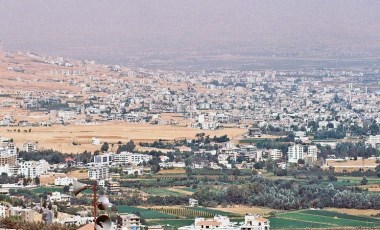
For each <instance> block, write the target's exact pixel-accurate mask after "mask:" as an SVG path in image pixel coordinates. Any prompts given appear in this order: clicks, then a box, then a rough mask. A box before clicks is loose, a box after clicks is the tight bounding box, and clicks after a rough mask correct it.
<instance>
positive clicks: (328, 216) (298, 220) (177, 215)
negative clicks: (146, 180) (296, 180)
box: [118, 206, 380, 229]
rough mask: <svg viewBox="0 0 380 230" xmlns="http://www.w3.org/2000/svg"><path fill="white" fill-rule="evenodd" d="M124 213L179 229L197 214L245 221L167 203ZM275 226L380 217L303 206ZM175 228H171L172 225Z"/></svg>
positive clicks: (350, 223)
mask: <svg viewBox="0 0 380 230" xmlns="http://www.w3.org/2000/svg"><path fill="white" fill-rule="evenodd" d="M118 209H119V212H120V213H139V214H140V215H141V216H142V217H143V218H145V219H146V220H147V223H148V224H149V225H157V224H160V225H165V226H171V227H172V228H173V229H177V228H178V227H181V226H187V225H191V224H193V223H194V218H195V217H206V218H212V217H213V216H215V215H224V216H229V217H230V219H231V221H232V222H243V221H244V220H243V219H242V217H241V216H239V215H238V214H234V213H228V212H223V211H217V210H213V209H208V208H203V207H194V208H191V207H173V208H170V207H165V208H162V209H161V208H155V210H152V209H148V208H136V207H130V206H119V207H118ZM269 220H270V226H271V229H292V228H293V229H294V228H297V229H309V228H342V227H378V226H380V219H378V218H372V217H364V216H354V215H348V214H342V213H337V212H331V211H325V210H302V211H292V212H285V213H280V214H277V215H276V216H275V217H270V218H269ZM169 229H171V228H169Z"/></svg>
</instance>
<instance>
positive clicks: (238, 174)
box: [232, 168, 240, 176]
mask: <svg viewBox="0 0 380 230" xmlns="http://www.w3.org/2000/svg"><path fill="white" fill-rule="evenodd" d="M232 175H234V176H240V170H239V169H238V168H234V169H233V170H232Z"/></svg>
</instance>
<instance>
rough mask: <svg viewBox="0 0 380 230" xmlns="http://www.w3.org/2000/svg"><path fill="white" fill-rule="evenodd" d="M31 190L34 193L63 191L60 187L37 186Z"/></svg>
mask: <svg viewBox="0 0 380 230" xmlns="http://www.w3.org/2000/svg"><path fill="white" fill-rule="evenodd" d="M33 192H35V193H38V194H40V193H44V192H47V193H49V192H61V193H63V188H62V187H39V188H36V189H33Z"/></svg>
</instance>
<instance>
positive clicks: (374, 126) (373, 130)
mask: <svg viewBox="0 0 380 230" xmlns="http://www.w3.org/2000/svg"><path fill="white" fill-rule="evenodd" d="M368 128H369V131H370V132H371V135H377V134H379V133H380V127H379V125H378V124H377V123H376V121H374V122H372V124H371V125H370V126H369V127H368Z"/></svg>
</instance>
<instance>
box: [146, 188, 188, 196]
mask: <svg viewBox="0 0 380 230" xmlns="http://www.w3.org/2000/svg"><path fill="white" fill-rule="evenodd" d="M142 191H144V192H146V193H149V194H151V195H154V196H185V194H183V193H180V192H175V191H171V190H168V189H165V188H146V189H143V190H142Z"/></svg>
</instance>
